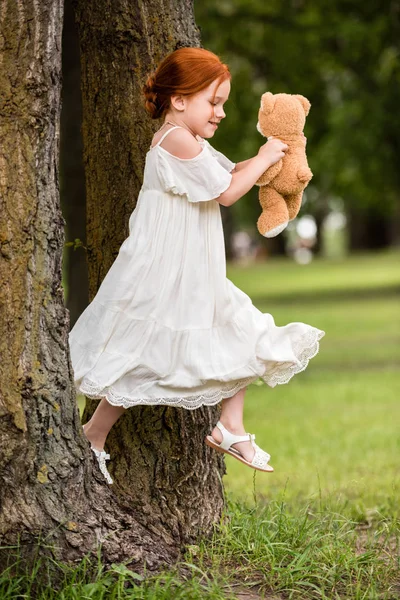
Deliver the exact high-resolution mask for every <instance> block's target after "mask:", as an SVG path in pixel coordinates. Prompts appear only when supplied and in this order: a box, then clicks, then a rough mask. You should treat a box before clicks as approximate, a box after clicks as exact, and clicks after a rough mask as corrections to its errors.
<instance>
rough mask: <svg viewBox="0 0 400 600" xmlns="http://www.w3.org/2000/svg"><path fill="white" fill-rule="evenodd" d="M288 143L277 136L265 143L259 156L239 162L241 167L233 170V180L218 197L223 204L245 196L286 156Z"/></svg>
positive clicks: (231, 202) (229, 203)
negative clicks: (264, 174)
mask: <svg viewBox="0 0 400 600" xmlns="http://www.w3.org/2000/svg"><path fill="white" fill-rule="evenodd" d="M287 149H288V146H287V144H285V143H284V142H281V140H278V139H277V138H273V139H271V138H270V140H269V141H268V142H266V143H265V144H263V145H262V146H261V148H260V149H259V151H258V154H257V156H254V157H253V158H249V159H248V160H244V161H243V162H242V163H239V165H240V168H239V169H238V170H237V171H236V167H237V165H236V167H235V169H234V170H233V171H232V181H231V184H230V186H229V187H228V189H227V190H225V192H223V193H222V194H220V195H219V196H218V198H216V200H217V202H219V203H220V204H222V206H232V204H234V203H235V202H237V201H238V200H239V199H240V198H241V197H242V196H244V195H245V194H246V193H247V192H248V191H249V190H251V188H252V187H253V185H254V184H255V182H256V181H258V179H259V178H260V177H261V175H262V174H263V173H264V172H265V171H266V170H267V169H269V167H271V166H272V165H274V164H275V163H276V162H278V160H280V159H281V158H283V157H284V156H285V150H287Z"/></svg>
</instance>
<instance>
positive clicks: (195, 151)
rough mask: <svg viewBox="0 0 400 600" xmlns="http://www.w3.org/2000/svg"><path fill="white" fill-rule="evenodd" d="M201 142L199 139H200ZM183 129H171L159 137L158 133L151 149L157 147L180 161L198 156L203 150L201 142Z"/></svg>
mask: <svg viewBox="0 0 400 600" xmlns="http://www.w3.org/2000/svg"><path fill="white" fill-rule="evenodd" d="M200 140H201V138H200ZM200 140H198V139H196V138H194V137H193V135H192V134H191V133H190V132H189V131H187V129H184V128H183V127H171V128H170V129H169V130H167V131H166V132H163V133H162V134H161V135H160V134H159V132H157V133H156V135H155V136H154V138H153V143H152V148H154V147H155V146H159V147H160V148H163V149H164V150H166V151H167V152H168V153H169V154H171V155H172V156H175V157H176V158H181V159H186V160H187V159H192V158H195V157H196V156H198V155H199V154H200V153H201V152H202V151H203V148H204V145H203V144H202V143H201V142H204V140H201V141H200Z"/></svg>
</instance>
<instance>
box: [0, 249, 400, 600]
mask: <svg viewBox="0 0 400 600" xmlns="http://www.w3.org/2000/svg"><path fill="white" fill-rule="evenodd" d="M399 258H400V256H399V253H396V252H392V253H380V254H374V255H363V256H357V257H352V258H350V259H348V260H345V261H326V260H325V261H314V262H313V263H312V264H310V265H307V266H298V265H295V264H294V263H290V262H286V261H285V262H283V261H280V260H277V261H270V262H268V263H265V264H258V265H255V266H253V267H249V268H243V267H240V266H233V265H230V266H229V269H228V277H229V278H230V279H231V280H232V281H233V282H234V283H235V284H236V285H237V286H238V287H240V288H241V289H243V290H244V291H245V292H246V293H248V294H249V295H250V297H251V298H252V300H253V302H254V304H255V305H256V306H258V308H259V309H260V310H262V311H263V312H270V313H271V314H273V315H274V318H275V321H276V323H277V324H278V325H284V324H286V323H289V322H292V321H302V322H305V323H310V324H312V325H315V326H317V327H319V328H321V329H324V330H325V332H326V336H325V337H324V338H323V339H322V340H321V347H320V353H319V354H318V355H317V356H316V357H315V358H314V359H312V361H311V362H310V365H309V367H308V369H307V370H306V371H304V372H303V373H300V374H298V375H296V376H295V377H294V378H293V380H292V381H290V383H289V384H288V385H282V386H277V387H276V388H274V389H271V388H269V387H267V386H266V385H264V384H263V385H262V386H257V385H251V386H249V388H248V391H247V394H246V403H245V423H246V428H247V430H248V431H251V432H252V433H255V434H256V436H257V443H259V445H260V446H261V447H263V448H265V449H266V450H268V451H269V452H270V454H271V455H272V458H271V464H272V465H273V466H274V468H275V471H274V473H272V474H263V473H260V472H255V471H252V470H250V469H247V468H245V467H244V466H243V465H241V464H240V463H239V462H238V461H235V460H234V459H231V458H230V457H228V458H227V460H226V463H227V471H228V473H227V476H226V477H225V486H226V492H227V507H226V511H225V515H224V517H223V519H222V520H221V522H220V523H219V524H218V526H216V528H215V532H214V536H213V539H211V540H207V541H206V540H205V541H202V542H200V543H199V545H197V546H191V547H189V548H188V549H187V552H186V554H185V556H184V557H183V560H182V561H181V563H180V564H179V565H177V566H176V567H175V568H173V569H170V570H168V571H166V572H164V573H161V574H159V575H157V576H153V575H151V574H147V575H146V576H145V578H144V579H142V577H141V576H140V575H138V574H135V573H134V572H132V571H130V569H129V564H127V565H114V567H113V569H112V570H111V571H109V572H107V573H105V572H104V569H103V567H102V564H101V556H100V555H99V559H98V562H97V564H91V563H89V561H88V560H87V559H84V560H83V561H82V562H81V563H80V564H79V565H77V567H76V568H74V569H67V568H65V584H64V585H63V586H62V589H59V590H58V591H54V590H52V589H51V587H44V588H43V589H42V590H41V591H40V596H38V595H37V594H38V593H39V592H38V590H37V589H35V585H36V584H37V576H36V574H35V573H26V574H25V575H23V576H21V578H20V579H18V578H17V577H16V576H9V574H7V573H3V575H2V576H0V598H1V599H2V600H3V599H9V598H22V597H23V598H36V597H40V598H44V599H45V598H46V599H47V598H49V599H50V598H51V599H52V598H65V599H66V600H67V599H70V598H79V599H83V598H93V599H97V598H99V599H100V598H107V600H108V599H113V598H115V599H117V598H118V599H119V598H124V599H131V598H132V599H134V600H136V599H139V598H140V599H143V600H150V599H154V600H156V599H157V600H158V599H168V600H169V599H174V600H175V599H177V600H180V599H182V600H183V599H185V600H186V599H190V600H197V599H199V600H200V599H201V600H202V599H206V598H207V599H208V598H209V599H210V600H219V599H225V600H230V599H233V598H237V599H241V600H245V599H246V600H256V599H259V598H268V599H271V600H272V599H274V600H278V599H283V598H296V599H304V600H306V599H307V600H308V599H314V598H315V599H322V600H336V599H342V598H343V599H346V600H366V599H368V600H373V599H376V600H378V599H379V600H394V599H398V598H400V577H399V572H400V569H399V567H400V564H399V563H400V551H399V549H400V532H399V507H398V498H399V492H400V489H399V488H400V470H399V460H398V457H399V456H400V452H399V451H400V434H399V429H398V423H399V422H400V403H399V402H398V399H399V397H400V375H399V368H398V367H399V362H400V344H399V341H400V319H399V314H400V311H399V306H400V302H399V299H398V295H397V293H398V290H399V287H400V272H399V269H398V264H399ZM61 568H63V567H61V566H60V569H61ZM30 589H31V590H33V594H34V595H31V592H30V591H29V590H30Z"/></svg>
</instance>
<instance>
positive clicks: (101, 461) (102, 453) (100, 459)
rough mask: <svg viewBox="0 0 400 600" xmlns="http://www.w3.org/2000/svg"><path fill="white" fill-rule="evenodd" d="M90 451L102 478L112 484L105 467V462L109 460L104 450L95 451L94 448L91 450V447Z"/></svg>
mask: <svg viewBox="0 0 400 600" xmlns="http://www.w3.org/2000/svg"><path fill="white" fill-rule="evenodd" d="M91 449H92V450H93V452H94V454H95V456H96V458H97V462H98V463H99V467H100V471H101V472H102V473H103V475H104V477H105V478H106V480H107V483H114V482H113V479H112V477H111V475H110V473H109V472H108V470H107V466H106V460H110V455H109V454H107V453H106V452H105V451H104V450H96V448H93V446H91Z"/></svg>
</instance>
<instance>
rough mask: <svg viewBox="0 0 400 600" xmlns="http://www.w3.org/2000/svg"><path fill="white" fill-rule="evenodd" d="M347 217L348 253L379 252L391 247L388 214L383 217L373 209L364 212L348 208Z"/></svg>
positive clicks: (390, 216) (389, 217)
mask: <svg viewBox="0 0 400 600" xmlns="http://www.w3.org/2000/svg"><path fill="white" fill-rule="evenodd" d="M347 216H348V222H349V225H348V227H349V247H350V252H354V251H361V250H380V249H382V248H387V247H388V246H390V245H391V243H392V235H393V234H392V231H391V223H392V215H391V214H390V213H389V214H388V215H385V214H383V213H382V212H381V211H378V210H376V208H375V207H368V208H366V209H364V210H359V209H358V210H357V209H352V208H350V209H349V210H348V213H347Z"/></svg>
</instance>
